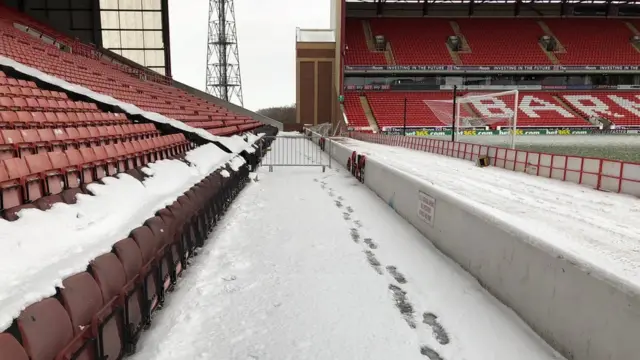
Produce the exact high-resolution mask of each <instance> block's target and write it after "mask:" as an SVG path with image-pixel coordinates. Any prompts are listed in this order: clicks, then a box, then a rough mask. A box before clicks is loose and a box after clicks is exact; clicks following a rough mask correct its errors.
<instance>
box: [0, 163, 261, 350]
mask: <svg viewBox="0 0 640 360" xmlns="http://www.w3.org/2000/svg"><path fill="white" fill-rule="evenodd" d="M248 172H249V170H248V168H247V166H246V165H243V167H241V168H240V170H239V171H238V172H233V171H231V174H232V175H231V177H228V178H225V177H223V176H221V175H220V171H217V172H215V173H213V174H211V175H209V176H208V177H206V178H205V179H204V180H202V181H201V182H200V183H198V184H196V185H195V186H194V187H192V188H191V189H190V190H189V191H188V192H186V193H185V194H184V195H182V196H180V197H179V198H178V199H177V200H176V201H175V202H174V203H173V204H171V205H170V206H168V207H166V208H164V209H161V210H160V211H158V212H157V213H156V216H154V217H153V218H151V219H148V220H147V221H146V222H145V224H144V225H142V226H140V227H138V228H136V229H134V230H133V231H132V232H131V233H130V235H129V237H128V238H126V239H123V240H121V241H118V242H117V243H116V244H115V245H114V246H113V248H112V251H111V252H109V253H106V254H104V255H101V256H99V257H97V258H96V259H94V260H93V261H92V262H91V263H90V265H89V267H88V269H87V271H86V272H82V273H79V274H76V275H73V276H71V277H69V278H67V279H65V280H64V281H63V283H62V286H61V287H60V288H59V289H58V294H57V296H55V297H51V298H47V299H44V300H41V301H39V302H37V303H35V304H33V305H30V306H28V307H27V308H26V309H24V311H22V313H21V314H20V316H18V318H17V319H16V320H15V321H14V323H13V324H12V326H11V327H10V328H9V330H8V331H7V332H5V333H2V334H0V358H2V359H11V360H52V359H60V360H68V359H121V358H122V357H124V356H125V355H126V354H130V353H132V352H134V351H135V344H136V342H137V341H138V339H139V336H140V333H141V331H142V330H143V329H144V328H146V327H148V326H149V325H150V323H151V319H152V315H153V313H154V312H155V311H156V310H157V309H158V308H159V306H160V305H161V304H162V303H163V302H164V300H165V298H166V296H167V295H168V294H169V292H170V291H171V290H172V289H173V286H174V284H176V282H177V281H178V279H179V277H180V275H181V273H182V272H183V271H184V270H185V269H187V266H188V262H187V260H188V259H189V258H190V257H192V256H193V254H194V250H195V248H196V247H199V246H202V245H203V244H204V242H205V240H206V238H207V235H208V230H209V229H210V228H211V227H212V226H214V225H215V223H216V222H217V220H218V218H219V216H221V214H223V213H224V211H225V209H226V208H227V207H228V205H229V204H230V202H231V200H232V199H233V197H235V196H236V195H237V193H238V191H239V189H240V188H241V187H242V186H243V185H244V184H245V183H246V180H247V175H248Z"/></svg>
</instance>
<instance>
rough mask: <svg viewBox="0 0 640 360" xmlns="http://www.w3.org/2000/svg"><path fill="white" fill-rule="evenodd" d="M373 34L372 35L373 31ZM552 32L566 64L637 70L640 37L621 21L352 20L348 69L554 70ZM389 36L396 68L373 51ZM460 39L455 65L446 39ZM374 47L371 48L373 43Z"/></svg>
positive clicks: (558, 54)
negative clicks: (545, 44)
mask: <svg viewBox="0 0 640 360" xmlns="http://www.w3.org/2000/svg"><path fill="white" fill-rule="evenodd" d="M368 26H369V28H370V29H371V30H370V31H371V34H370V35H369V36H367V35H368V34H367V30H366V29H367V28H368ZM546 29H549V31H550V32H551V34H553V35H554V36H555V37H556V38H557V40H558V41H559V42H560V44H562V45H563V48H562V49H559V50H557V51H554V52H553V55H554V56H556V57H557V58H558V60H559V63H558V64H561V65H637V64H640V52H639V51H637V50H636V49H635V48H634V47H633V45H632V44H631V42H630V41H629V39H630V38H631V37H632V36H633V35H634V32H633V31H632V30H631V29H630V28H629V25H627V24H626V22H625V21H622V20H617V19H544V20H535V19H509V18H500V19H499V20H497V19H495V18H491V19H482V18H477V19H474V18H471V19H456V18H452V19H438V18H401V19H400V18H375V19H347V26H346V41H347V46H348V49H347V50H346V52H345V64H346V65H454V64H456V65H550V64H552V63H553V62H552V61H551V59H550V58H549V57H548V56H547V55H546V54H545V51H544V50H543V48H542V47H541V46H540V45H539V44H538V41H539V39H540V37H541V36H543V35H545V34H548V33H547V31H546ZM375 35H383V36H384V37H385V39H386V41H387V42H388V43H389V44H390V46H391V49H392V52H393V58H394V59H395V64H391V63H389V62H388V61H387V59H386V58H385V57H384V55H383V54H382V52H378V51H375V50H374V48H373V36H375ZM453 35H458V36H460V37H461V38H462V39H463V43H466V44H467V45H468V47H469V48H468V49H465V48H463V49H461V51H460V52H459V53H458V56H459V58H460V62H458V63H456V61H454V59H455V56H451V55H450V52H449V51H448V50H447V45H446V39H447V38H448V37H449V36H453ZM368 42H370V43H368Z"/></svg>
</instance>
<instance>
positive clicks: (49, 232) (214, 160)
mask: <svg viewBox="0 0 640 360" xmlns="http://www.w3.org/2000/svg"><path fill="white" fill-rule="evenodd" d="M235 156H236V155H234V154H229V153H226V152H225V151H223V150H221V149H220V148H219V147H217V146H216V145H214V144H206V145H203V146H201V147H198V148H196V149H194V150H192V151H190V152H188V153H187V155H186V158H187V160H188V161H189V162H191V166H188V165H187V164H186V163H184V162H181V161H178V160H160V161H157V162H154V163H152V164H149V165H148V168H146V169H143V170H144V171H145V172H146V173H147V174H149V175H151V176H150V177H149V178H147V179H145V181H144V183H140V182H139V181H138V180H136V179H134V178H133V177H131V176H129V175H127V174H120V175H118V176H117V178H116V177H108V178H105V179H103V181H104V183H105V184H104V185H101V184H90V185H89V186H88V188H89V190H91V191H92V192H93V193H94V194H95V196H90V195H84V194H80V195H78V202H77V203H76V204H73V205H68V204H64V203H59V204H55V205H54V206H53V208H52V209H50V210H48V211H46V212H45V211H40V210H36V209H25V210H22V211H21V212H20V215H21V217H20V219H18V220H17V221H15V222H8V221H1V220H0V243H2V246H3V251H2V252H0V264H2V268H1V269H0V270H1V271H0V289H2V291H1V292H0V331H1V330H4V329H6V328H7V327H8V326H10V325H11V322H12V320H13V318H15V317H16V316H17V315H19V313H20V311H21V310H23V309H24V308H25V307H26V306H28V305H30V304H32V303H34V302H37V301H39V300H41V299H43V298H46V297H48V296H51V295H54V294H55V292H56V290H55V286H60V285H61V284H62V280H63V279H65V278H67V277H68V276H71V275H73V274H76V273H79V272H82V271H85V270H86V268H87V265H88V264H89V262H90V261H91V260H92V259H94V258H95V257H97V256H99V255H101V254H104V253H106V252H109V251H111V247H112V245H113V244H114V243H116V242H117V241H119V240H121V239H123V238H126V237H127V236H128V234H129V233H130V232H131V230H133V229H134V228H136V227H138V226H140V225H141V224H142V223H143V222H144V221H145V220H146V219H148V218H150V217H152V216H154V214H155V212H156V211H157V210H159V209H161V208H163V207H165V206H167V205H169V204H171V203H172V202H173V201H174V200H175V199H177V198H178V196H180V195H181V194H183V193H184V192H185V191H186V190H188V189H189V188H190V187H191V186H193V185H194V184H196V183H197V182H198V181H200V180H201V179H202V178H203V177H204V176H206V175H207V174H209V173H211V172H213V171H214V170H215V169H217V168H218V167H220V166H224V164H225V163H227V162H229V161H231V160H232V159H233V158H234V157H235ZM233 161H236V160H233Z"/></svg>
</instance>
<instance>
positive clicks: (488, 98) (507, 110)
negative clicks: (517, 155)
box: [423, 90, 519, 149]
mask: <svg viewBox="0 0 640 360" xmlns="http://www.w3.org/2000/svg"><path fill="white" fill-rule="evenodd" d="M518 95H519V94H518V90H507V91H502V92H497V93H467V94H466V95H463V96H457V97H456V108H455V112H454V109H453V99H451V100H423V101H424V103H425V105H427V106H428V107H429V109H430V110H431V112H433V114H434V115H435V116H436V117H437V118H438V120H440V121H441V122H442V123H443V124H444V125H445V126H452V128H453V127H455V129H456V130H458V131H460V130H463V129H464V128H477V127H489V126H494V125H495V126H496V127H499V128H500V129H501V130H502V129H508V131H509V135H510V136H511V139H510V140H511V141H510V142H511V148H512V149H515V146H516V133H517V129H518V103H519V98H518ZM454 125H455V126H454ZM452 130H453V129H452ZM453 136H454V140H455V141H458V139H459V134H458V133H457V132H454V135H453Z"/></svg>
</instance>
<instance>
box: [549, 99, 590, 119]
mask: <svg viewBox="0 0 640 360" xmlns="http://www.w3.org/2000/svg"><path fill="white" fill-rule="evenodd" d="M553 99H554V100H555V101H557V102H558V104H560V106H562V107H563V108H564V109H565V110H567V111H568V112H570V113H571V114H572V115H573V116H575V117H577V118H578V119H584V120H585V121H588V122H589V123H592V122H591V120H590V119H587V118H585V117H584V116H582V115H580V114H579V113H578V112H577V111H576V110H575V109H574V108H573V106H571V105H570V104H568V103H567V102H566V101H564V99H563V98H561V97H560V96H558V95H553ZM592 124H593V123H592ZM594 125H595V124H594ZM598 125H599V124H598Z"/></svg>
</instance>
